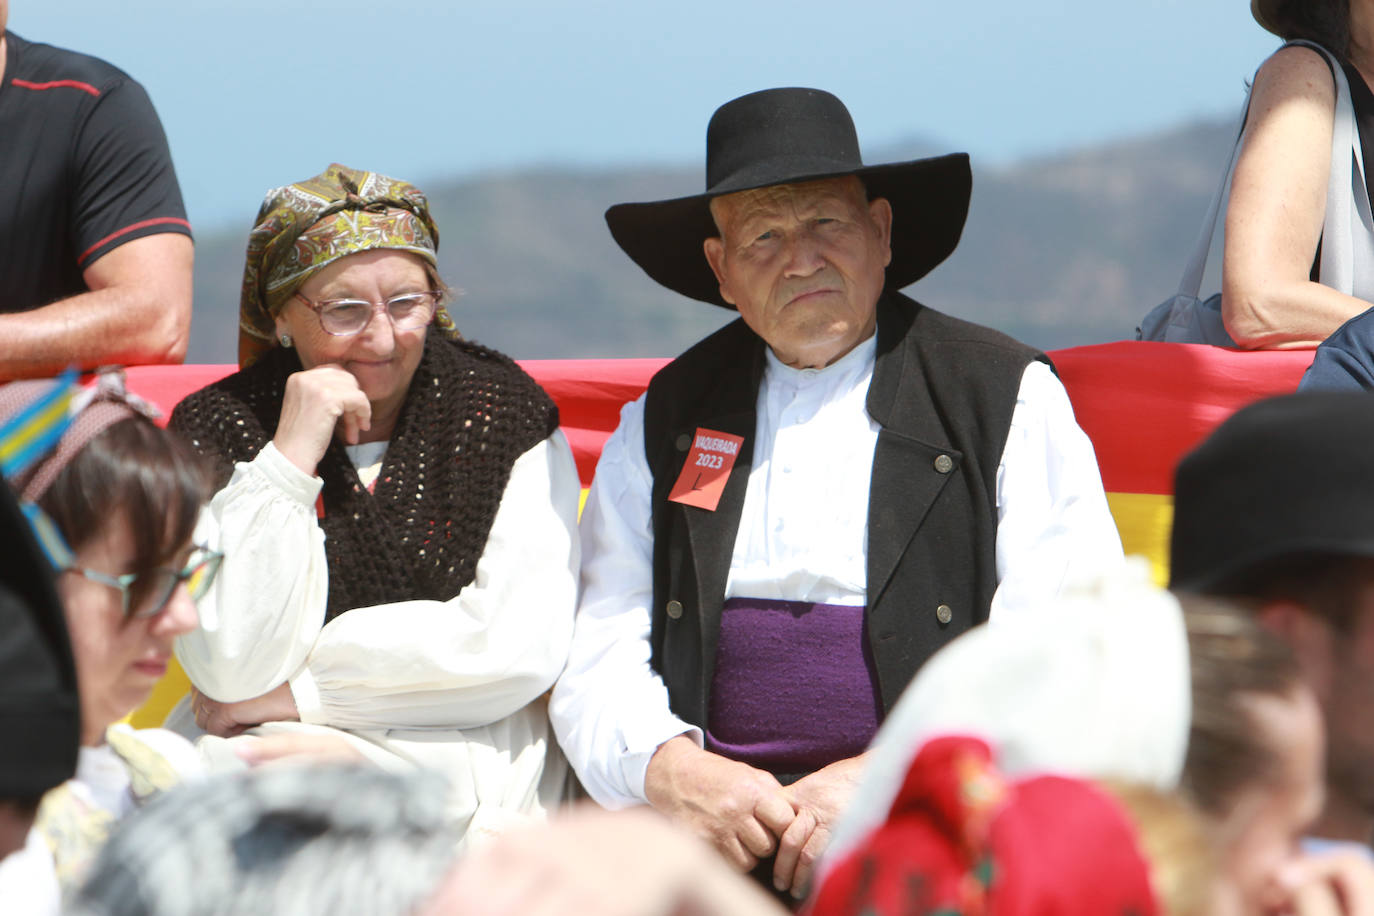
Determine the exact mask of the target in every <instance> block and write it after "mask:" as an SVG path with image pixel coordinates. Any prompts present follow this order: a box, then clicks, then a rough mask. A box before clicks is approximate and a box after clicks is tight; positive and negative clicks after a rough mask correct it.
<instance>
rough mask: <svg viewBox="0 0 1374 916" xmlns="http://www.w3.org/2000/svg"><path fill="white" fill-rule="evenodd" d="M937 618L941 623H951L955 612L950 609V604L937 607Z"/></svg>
mask: <svg viewBox="0 0 1374 916" xmlns="http://www.w3.org/2000/svg"><path fill="white" fill-rule="evenodd" d="M935 619H936V620H938V621H940V623H941V624H946V623H949V622H950V621H951V620H953V619H954V612H953V611H951V610H950V609H949V605H948V604H942V605H940V606H939V607H937V608H936V609H935Z"/></svg>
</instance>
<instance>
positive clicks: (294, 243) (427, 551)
mask: <svg viewBox="0 0 1374 916" xmlns="http://www.w3.org/2000/svg"><path fill="white" fill-rule="evenodd" d="M438 237H439V236H438V229H437V227H436V225H435V223H434V220H433V218H432V217H431V215H430V211H429V203H428V201H427V200H426V198H425V196H424V194H422V193H421V192H420V190H419V189H418V188H416V187H414V186H413V185H410V184H408V183H406V182H403V181H399V180H397V179H394V178H388V177H386V176H384V175H379V174H377V173H375V172H364V171H358V170H356V169H349V168H345V167H344V166H341V165H333V166H330V167H329V168H328V169H327V170H326V171H325V172H324V173H322V174H320V175H316V176H314V177H312V178H309V179H306V180H304V181H300V182H296V183H294V184H291V185H287V186H285V187H281V188H277V189H275V190H272V191H270V192H269V193H268V195H267V198H266V200H265V201H264V202H263V204H262V207H261V209H260V210H259V211H258V217H257V220H256V224H255V225H254V227H253V229H252V231H251V232H250V234H249V240H248V252H247V257H246V258H245V262H244V277H243V290H242V298H241V301H240V350H239V352H240V361H241V363H242V364H243V368H242V369H240V370H239V371H238V372H236V373H234V374H233V375H231V376H229V377H227V378H225V379H223V380H221V381H219V382H216V383H214V384H212V385H210V386H208V387H206V388H203V389H201V390H200V391H198V392H195V393H194V394H191V395H190V396H188V397H187V398H186V399H185V400H183V401H182V402H181V403H180V404H178V405H177V407H176V409H175V410H174V411H173V413H172V419H171V422H170V427H171V428H172V429H173V430H175V431H177V432H179V433H181V434H183V435H184V436H186V438H187V439H188V440H189V441H190V442H191V443H192V445H193V447H194V448H196V449H197V450H198V451H199V452H201V453H202V454H204V455H205V456H206V457H207V458H209V459H210V460H212V461H213V462H214V464H215V469H216V473H217V480H216V487H217V488H218V492H217V493H216V494H215V496H214V497H213V499H212V500H211V503H210V506H209V508H208V510H207V512H206V513H205V515H204V516H203V517H202V524H203V526H204V527H203V534H204V537H205V540H206V543H208V544H210V545H212V546H214V547H216V548H217V549H219V550H221V551H223V553H224V554H225V557H226V559H225V563H224V569H223V571H222V572H221V574H220V577H219V581H217V582H216V584H215V587H214V588H213V589H212V590H211V592H210V593H209V594H208V595H207V596H206V600H205V602H204V604H203V606H202V613H201V619H202V626H201V628H200V629H198V630H196V631H195V632H193V633H188V634H186V635H185V636H184V637H182V638H181V639H179V640H178V641H177V657H178V658H179V659H180V660H181V663H182V665H183V666H184V667H185V669H186V672H187V674H188V675H189V676H190V679H191V682H192V684H193V685H194V687H195V692H194V693H193V695H192V699H191V703H190V705H191V710H192V711H193V712H194V715H195V719H196V723H197V724H198V725H199V726H200V727H201V728H202V729H204V730H206V731H207V732H209V733H211V734H212V735H217V736H225V737H231V736H235V735H238V734H240V733H242V732H244V731H245V730H252V732H253V733H254V734H264V733H268V732H272V733H279V734H291V735H321V736H330V735H332V736H337V737H341V738H342V739H343V740H345V741H347V742H349V743H350V745H351V746H352V747H354V748H355V749H356V750H357V751H358V752H359V753H361V754H363V755H364V756H366V757H367V758H368V759H370V760H372V761H374V762H376V763H377V764H379V765H381V766H384V767H398V768H408V767H414V766H422V767H429V768H432V769H437V770H440V771H442V772H443V773H445V774H446V775H447V776H448V777H449V779H450V781H451V782H452V784H453V792H452V794H451V795H450V796H449V797H448V798H445V799H439V800H436V803H438V804H442V805H444V806H445V810H446V811H447V812H448V815H449V816H450V818H451V819H452V821H453V822H454V823H455V824H457V825H460V826H461V827H463V828H465V829H466V830H467V831H468V833H469V834H470V835H474V836H480V835H482V834H484V833H487V832H490V831H494V830H498V829H500V828H502V827H503V826H504V825H505V824H507V823H509V822H511V821H512V820H518V819H521V818H523V817H525V816H527V815H533V816H540V815H542V814H543V813H544V812H545V811H547V810H548V809H549V808H550V807H551V806H553V805H555V804H556V803H557V802H558V801H560V800H561V796H562V790H563V783H564V778H565V774H566V772H567V768H566V763H565V762H564V761H563V758H562V755H561V753H560V752H559V751H558V748H557V745H556V744H555V742H554V740H553V736H552V732H551V731H550V728H549V723H548V715H547V713H546V711H545V701H544V699H543V694H544V693H545V692H546V691H547V690H548V689H549V688H550V687H551V686H552V685H553V682H554V681H555V680H556V679H557V677H558V674H559V673H560V672H561V671H562V669H563V665H564V663H565V662H566V660H567V653H568V646H569V643H570V641H571V638H572V620H573V604H574V600H575V598H576V594H577V572H578V566H579V562H578V561H579V552H578V541H577V537H576V530H577V501H578V493H579V490H580V485H579V482H578V477H577V470H576V467H575V465H574V464H573V459H572V452H571V450H570V449H569V447H568V444H567V441H566V439H565V438H564V437H563V434H562V433H561V432H560V431H559V430H558V410H557V408H556V407H555V406H554V404H553V402H552V400H550V398H549V397H548V395H547V394H546V393H545V392H544V391H543V389H541V388H540V387H539V385H538V384H537V383H535V381H534V380H533V379H531V378H530V377H529V376H528V375H527V374H526V373H525V372H524V371H523V370H522V369H521V368H520V367H519V366H517V365H516V364H515V363H514V362H513V361H512V360H510V359H509V358H508V357H505V356H503V355H501V354H500V353H497V352H495V351H493V350H490V349H487V348H485V347H482V346H478V345H476V344H473V343H469V342H468V341H465V340H462V339H461V338H460V337H459V336H458V335H457V332H456V330H455V329H454V326H453V322H452V321H451V320H450V319H449V317H448V315H447V313H446V311H445V310H444V308H443V302H444V300H445V298H446V287H445V285H444V284H443V282H442V281H441V280H440V278H439V276H438V273H437V269H436V263H437V260H436V258H437V255H436V251H437V247H438ZM183 711H184V710H183ZM174 715H175V713H174Z"/></svg>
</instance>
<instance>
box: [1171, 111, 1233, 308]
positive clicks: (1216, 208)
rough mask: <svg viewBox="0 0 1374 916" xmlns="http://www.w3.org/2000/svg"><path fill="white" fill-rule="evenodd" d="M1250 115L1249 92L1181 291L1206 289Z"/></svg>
mask: <svg viewBox="0 0 1374 916" xmlns="http://www.w3.org/2000/svg"><path fill="white" fill-rule="evenodd" d="M1249 115H1250V93H1249V92H1248V91H1247V92H1246V93H1245V103H1244V104H1243V105H1241V108H1240V128H1239V129H1238V130H1237V131H1236V142H1235V143H1234V144H1232V146H1231V158H1230V159H1228V160H1227V161H1226V171H1225V172H1223V173H1222V174H1221V184H1220V185H1218V186H1217V191H1216V193H1215V194H1213V195H1212V202H1211V203H1210V204H1208V205H1207V215H1206V216H1204V217H1203V218H1202V228H1201V229H1200V230H1199V231H1198V236H1197V240H1196V241H1194V242H1193V253H1192V254H1190V255H1189V256H1188V263H1187V264H1185V265H1184V267H1183V278H1182V279H1181V280H1179V281H1178V294H1179V295H1180V296H1187V297H1191V298H1193V299H1196V298H1197V294H1198V292H1199V291H1200V290H1201V289H1202V275H1203V272H1204V271H1206V269H1207V253H1208V252H1209V251H1211V250H1212V236H1213V235H1215V234H1216V231H1217V215H1218V214H1219V213H1220V212H1221V202H1222V201H1223V200H1225V199H1226V197H1227V196H1228V194H1229V193H1230V188H1231V173H1232V172H1234V171H1235V170H1236V156H1237V155H1238V154H1239V153H1240V138H1241V137H1243V136H1244V135H1245V120H1246V118H1248V117H1249Z"/></svg>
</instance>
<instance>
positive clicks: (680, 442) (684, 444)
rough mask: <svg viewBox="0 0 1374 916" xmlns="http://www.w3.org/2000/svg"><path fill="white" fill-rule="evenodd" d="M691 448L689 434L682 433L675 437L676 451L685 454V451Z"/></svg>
mask: <svg viewBox="0 0 1374 916" xmlns="http://www.w3.org/2000/svg"><path fill="white" fill-rule="evenodd" d="M691 446H692V437H691V435H690V434H688V433H683V434H682V435H680V436H678V437H677V450H678V451H679V452H685V451H687V449H689V448H691Z"/></svg>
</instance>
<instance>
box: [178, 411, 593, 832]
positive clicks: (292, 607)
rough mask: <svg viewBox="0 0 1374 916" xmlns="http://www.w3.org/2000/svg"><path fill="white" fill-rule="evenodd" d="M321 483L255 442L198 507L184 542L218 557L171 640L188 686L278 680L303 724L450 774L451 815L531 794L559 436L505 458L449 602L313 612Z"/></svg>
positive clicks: (549, 623)
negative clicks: (191, 627) (462, 582)
mask: <svg viewBox="0 0 1374 916" xmlns="http://www.w3.org/2000/svg"><path fill="white" fill-rule="evenodd" d="M364 460H365V459H364ZM322 486H323V482H322V481H321V480H320V478H318V477H314V476H311V475H308V474H305V473H304V472H303V471H301V470H300V469H299V468H297V467H296V466H295V465H293V464H292V463H291V462H290V461H289V460H287V459H286V458H285V457H284V456H283V455H282V454H281V453H280V452H278V451H277V449H276V448H275V446H273V445H272V444H271V443H269V444H268V445H267V446H266V447H265V448H264V449H263V450H262V452H260V453H259V454H258V456H257V457H256V458H255V459H254V460H253V461H250V462H243V463H240V464H238V465H237V466H236V467H235V469H234V473H233V476H232V478H231V479H230V481H229V483H228V485H227V486H225V488H224V489H223V490H221V491H220V492H219V493H218V494H216V495H215V497H214V499H213V500H212V501H211V503H210V505H209V506H208V507H207V508H206V509H205V511H204V512H203V513H202V515H201V518H200V522H199V525H198V527H197V531H196V535H195V537H196V539H197V542H198V543H202V544H205V545H207V546H209V547H211V548H212V549H215V550H219V551H222V552H223V553H224V562H223V565H222V566H221V568H220V572H219V576H218V577H217V578H216V580H215V583H214V586H213V588H212V589H211V591H210V592H209V593H208V594H207V595H206V596H205V597H204V598H202V599H201V601H200V604H199V610H200V622H201V626H200V628H199V629H197V630H196V631H194V632H192V633H188V634H186V635H185V636H182V637H180V638H178V640H177V644H176V654H177V658H178V659H179V660H180V662H181V664H182V666H183V667H184V668H185V669H186V673H187V674H188V675H189V676H190V678H191V681H192V683H194V684H195V685H196V686H197V687H198V688H199V689H200V690H201V691H202V692H204V693H205V694H206V695H207V696H210V697H212V698H214V699H216V700H220V701H222V702H236V701H239V700H246V699H250V698H252V697H256V696H259V695H261V694H263V693H266V692H267V691H269V690H272V689H273V688H275V687H277V686H278V685H280V684H281V683H283V682H287V683H289V684H290V688H291V693H292V696H293V697H294V698H295V701H296V706H297V709H298V710H299V712H300V719H301V722H302V723H304V724H305V726H329V727H331V728H334V729H340V730H344V731H346V732H348V733H350V734H352V735H353V736H355V737H359V738H362V739H364V740H365V741H366V742H368V743H370V744H371V745H373V746H374V747H376V748H380V749H381V750H383V751H384V752H386V753H389V754H392V755H394V756H396V757H398V758H400V759H402V760H403V761H405V762H407V763H420V764H425V765H431V766H435V767H437V768H440V769H443V770H445V771H447V772H448V773H449V775H450V776H452V777H454V778H455V780H456V781H457V783H458V791H457V795H458V796H460V797H462V798H460V800H459V801H458V802H456V804H457V807H458V808H459V809H462V810H460V811H459V812H458V813H459V814H466V815H472V814H473V809H474V808H476V807H481V806H482V805H487V806H492V807H498V808H511V807H514V808H519V809H521V810H532V809H533V808H537V807H538V805H539V803H540V799H537V798H536V797H535V796H536V795H540V796H541V797H542V796H543V795H544V792H543V789H542V788H540V789H538V791H537V790H536V789H537V786H538V785H539V784H540V783H541V780H542V781H544V782H552V781H553V780H552V779H550V778H548V777H550V776H551V774H549V773H546V772H545V770H544V758H545V753H546V751H548V750H550V749H552V750H553V753H554V755H555V756H556V755H557V750H556V748H553V742H552V741H551V740H549V736H548V735H547V731H548V728H547V716H546V714H545V712H544V707H543V704H542V703H536V702H535V701H536V700H538V699H539V698H540V696H541V695H542V694H543V693H544V692H545V691H547V690H548V689H549V687H550V686H552V684H553V682H554V680H555V679H556V678H557V677H558V674H559V672H560V671H562V669H563V664H564V661H565V660H566V658H567V653H568V648H569V644H570V642H571V638H572V621H573V609H574V606H575V602H576V597H577V570H578V565H579V558H580V547H579V543H578V539H577V536H576V528H577V506H578V496H579V492H580V485H579V482H578V477H577V468H576V466H575V464H574V463H573V458H572V452H571V450H570V449H569V447H568V443H567V440H566V439H565V438H564V436H563V434H562V432H561V431H556V432H555V433H554V434H553V435H552V436H550V437H549V438H548V439H546V440H544V441H542V442H540V443H538V444H536V445H535V446H533V447H532V448H530V449H529V450H528V451H526V452H525V453H524V454H523V455H521V456H520V457H519V458H518V459H517V460H516V461H515V464H514V466H513V467H512V469H511V475H510V480H509V481H508V483H507V484H506V489H505V491H504V493H503V494H502V497H501V504H500V507H499V508H498V510H497V512H496V515H495V518H494V519H493V521H492V526H491V531H490V534H489V535H488V538H487V543H486V547H485V549H484V550H483V553H482V556H481V558H480V559H479V560H478V562H477V568H476V575H475V577H474V579H473V581H472V582H471V583H470V584H469V585H468V586H467V587H466V588H464V589H462V590H461V591H460V592H459V593H458V594H457V595H455V596H453V597H452V598H450V599H449V600H447V601H431V600H414V601H398V602H395V603H391V604H382V605H376V606H372V607H362V608H355V609H352V610H349V611H348V612H347V613H344V614H341V615H339V616H338V617H336V618H334V619H333V620H331V621H330V622H329V623H325V622H324V616H325V603H326V598H327V595H328V586H329V573H328V566H327V563H326V559H325V550H324V532H323V531H322V530H321V529H320V526H319V523H318V520H317V518H316V511H315V501H316V497H317V496H318V495H319V492H320V490H321V488H322ZM473 730H475V731H473ZM558 763H559V765H561V760H559V761H558ZM515 769H518V770H520V771H521V772H520V773H519V774H513V773H512V772H511V771H512V770H515ZM464 799H465V800H464ZM544 800H547V799H544Z"/></svg>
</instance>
